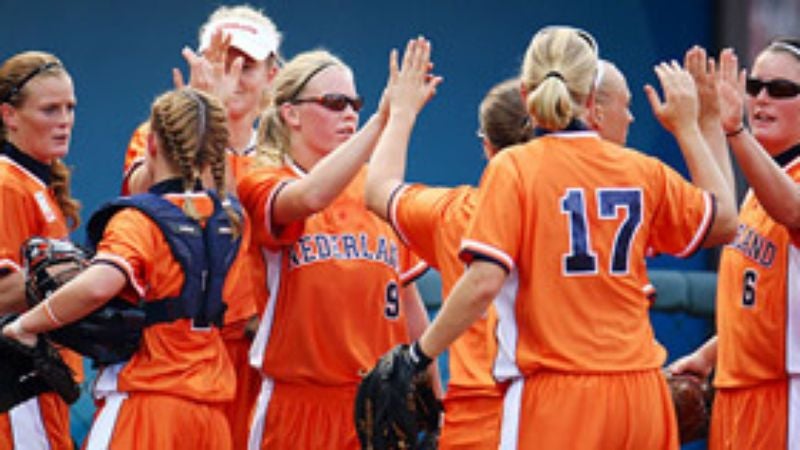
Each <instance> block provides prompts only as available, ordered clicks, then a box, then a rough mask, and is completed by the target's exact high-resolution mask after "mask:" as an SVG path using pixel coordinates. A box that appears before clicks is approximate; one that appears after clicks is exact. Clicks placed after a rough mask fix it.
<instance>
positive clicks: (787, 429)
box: [709, 146, 800, 449]
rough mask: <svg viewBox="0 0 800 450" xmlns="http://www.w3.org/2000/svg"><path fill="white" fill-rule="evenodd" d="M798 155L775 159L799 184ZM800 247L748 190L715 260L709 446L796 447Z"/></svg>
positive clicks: (799, 429) (799, 150) (799, 431)
mask: <svg viewBox="0 0 800 450" xmlns="http://www.w3.org/2000/svg"><path fill="white" fill-rule="evenodd" d="M798 155H800V146H798V147H795V148H793V149H790V150H789V151H787V152H786V153H784V154H783V155H781V156H779V157H778V161H779V163H782V165H783V166H784V170H785V171H786V173H787V174H788V175H789V176H790V177H791V178H792V179H794V180H795V181H797V182H800V159H799V158H797V156H798ZM799 251H800V234H798V232H797V230H789V229H787V228H786V227H784V226H782V225H780V224H778V223H776V222H775V221H774V220H773V219H772V218H771V217H770V216H769V214H767V212H766V211H765V210H764V208H763V207H762V206H761V204H760V203H759V201H758V198H756V196H755V195H754V194H753V192H752V191H750V192H748V193H747V195H746V197H745V199H744V202H743V203H742V207H741V210H740V212H739V228H738V232H737V235H736V238H735V239H734V240H733V241H732V242H731V243H730V244H729V245H727V246H725V248H724V250H723V251H722V259H721V261H720V266H719V277H718V281H717V336H718V341H717V345H718V347H717V371H716V377H715V380H714V384H715V386H716V387H717V389H718V391H717V397H716V400H715V405H714V413H713V414H712V420H713V424H712V425H713V426H712V433H711V439H710V441H709V444H710V448H715V449H716V448H719V449H722V448H748V449H762V448H763V449H767V448H768V449H788V448H798V446H800V407H798V406H796V405H797V404H798V402H800V378H798V376H800V278H799V277H800V259H798V254H800V253H798V252H799ZM743 421H746V422H743ZM741 423H747V424H748V426H747V427H742V426H741V425H740V424H741Z"/></svg>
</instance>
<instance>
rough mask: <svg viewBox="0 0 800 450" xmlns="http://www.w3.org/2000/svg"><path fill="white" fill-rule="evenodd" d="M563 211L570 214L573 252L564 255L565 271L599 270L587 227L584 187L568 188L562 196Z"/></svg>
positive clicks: (575, 273)
mask: <svg viewBox="0 0 800 450" xmlns="http://www.w3.org/2000/svg"><path fill="white" fill-rule="evenodd" d="M561 212H562V213H564V214H567V215H568V216H569V243H570V247H571V248H572V252H571V253H570V254H568V255H565V256H564V271H565V272H566V273H567V274H571V275H579V274H587V273H596V272H597V254H595V253H594V252H592V251H591V246H592V245H591V242H590V241H589V232H588V230H587V229H586V205H585V204H584V201H583V189H568V190H567V194H566V195H565V196H564V197H562V198H561Z"/></svg>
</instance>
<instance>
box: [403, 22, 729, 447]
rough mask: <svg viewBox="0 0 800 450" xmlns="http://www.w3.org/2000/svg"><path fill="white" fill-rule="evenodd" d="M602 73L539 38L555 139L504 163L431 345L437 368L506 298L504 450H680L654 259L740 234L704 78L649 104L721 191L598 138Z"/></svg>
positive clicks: (545, 32) (675, 71) (576, 49)
mask: <svg viewBox="0 0 800 450" xmlns="http://www.w3.org/2000/svg"><path fill="white" fill-rule="evenodd" d="M597 64H598V62H597V46H596V44H595V41H594V39H593V38H592V37H591V36H590V35H589V34H588V33H586V32H584V31H581V30H577V29H574V28H570V27H548V28H545V29H542V30H541V31H539V32H538V33H536V35H535V36H534V37H533V40H532V41H531V44H530V46H529V48H528V50H527V52H526V56H525V60H524V64H523V68H522V73H521V82H522V89H523V92H524V93H525V99H526V106H527V109H528V111H529V112H530V113H531V115H532V116H533V118H534V121H535V123H536V124H537V125H538V127H539V128H538V135H539V137H537V138H536V139H534V140H532V141H530V142H529V143H527V144H524V145H521V146H516V147H512V148H509V149H506V150H504V151H503V152H501V153H499V154H498V155H496V156H495V157H493V158H492V159H491V161H490V162H489V165H488V167H487V169H486V171H485V173H484V175H483V178H482V180H481V185H480V188H479V197H478V202H477V208H476V211H478V212H479V213H478V214H475V215H474V217H473V219H472V222H471V223H470V225H469V227H468V228H467V232H466V233H465V236H464V239H463V241H462V244H461V257H462V259H463V260H464V261H465V262H467V263H468V264H469V267H468V269H467V270H466V272H465V273H464V275H463V276H462V277H461V278H460V279H459V281H458V282H457V283H456V285H455V286H454V287H453V289H452V291H451V293H450V296H449V297H448V299H447V300H446V301H445V303H444V307H443V309H442V311H441V312H440V313H439V315H438V316H437V317H436V320H435V321H434V323H433V324H432V325H431V327H429V328H428V329H427V330H426V331H425V333H424V334H423V336H422V338H421V339H420V340H419V342H418V344H417V345H415V347H416V348H417V349H418V350H419V351H421V352H422V354H423V356H422V358H421V359H423V360H424V357H425V355H429V356H435V355H438V354H439V353H440V352H441V351H442V350H444V349H445V348H446V347H447V345H448V344H449V343H450V342H452V341H453V339H455V338H456V337H457V336H459V335H460V334H461V333H462V332H463V331H464V330H465V329H466V328H467V327H468V326H469V325H470V324H471V323H473V322H474V321H475V320H477V319H478V318H479V317H480V316H481V315H482V314H483V312H484V311H485V309H486V307H487V306H488V304H489V303H490V302H491V301H492V300H494V301H495V306H496V308H497V310H498V314H499V315H500V316H501V317H503V316H504V315H505V316H507V317H510V318H513V319H514V322H513V323H511V322H508V323H507V324H508V326H506V325H505V324H506V322H504V323H503V325H501V328H500V329H499V330H498V333H499V334H500V335H501V336H504V339H506V341H507V342H510V343H512V347H511V348H513V351H512V352H510V353H508V354H501V355H500V356H501V358H500V359H499V360H498V361H497V362H496V365H495V371H496V372H510V373H515V372H516V373H519V374H520V375H521V377H518V378H515V381H514V382H513V383H512V385H511V386H510V387H509V390H508V391H507V392H506V396H505V416H504V420H503V429H502V436H501V439H502V445H503V448H566V449H569V448H576V449H578V448H616V449H642V448H650V449H657V448H662V449H676V448H677V447H678V436H677V429H676V424H675V419H674V411H673V408H672V402H671V399H670V397H669V392H668V389H667V386H666V382H665V380H664V377H663V375H662V374H661V369H660V366H661V365H662V364H663V362H664V359H665V351H664V349H663V347H661V346H660V345H659V344H658V343H657V342H656V341H655V338H654V336H653V331H652V328H651V326H650V323H649V318H648V315H647V312H648V308H649V306H650V301H649V300H648V294H649V292H648V291H649V290H650V289H651V288H649V283H648V281H647V273H646V268H645V262H644V257H645V254H646V252H648V251H653V252H666V253H672V254H675V255H678V256H686V255H689V254H691V253H692V252H693V251H694V250H696V249H697V248H699V247H700V246H701V245H704V246H709V245H715V244H718V243H720V242H725V241H727V240H728V239H729V238H730V237H731V236H732V234H733V231H734V221H733V218H734V204H733V198H732V195H731V193H730V192H729V190H728V189H727V185H726V184H725V181H724V178H723V176H722V174H721V173H720V171H719V169H718V167H717V165H716V163H715V162H714V161H713V159H712V156H711V154H710V152H709V150H708V148H707V146H706V143H705V141H704V140H703V137H702V135H701V133H700V131H699V128H698V125H697V100H696V92H695V87H694V83H693V82H692V79H691V76H690V75H689V74H688V73H687V72H685V71H683V70H681V69H680V68H679V67H677V65H669V64H662V65H659V66H658V67H657V68H656V73H657V74H658V76H659V79H660V81H661V84H662V86H663V87H664V90H665V96H666V101H665V102H664V103H661V102H660V100H659V99H658V96H657V94H656V93H655V91H654V89H653V88H652V87H649V86H648V87H647V93H648V97H649V99H650V101H651V104H652V106H653V110H654V112H655V113H656V115H657V117H658V118H659V120H660V121H661V122H662V124H664V126H665V127H667V128H668V129H669V130H670V131H671V132H672V133H673V134H675V136H676V138H677V139H678V142H679V143H680V145H681V148H682V150H683V152H684V156H685V158H686V160H687V165H688V166H689V168H690V172H691V173H692V175H693V177H692V178H693V179H694V180H695V182H696V183H697V184H698V185H699V186H701V187H703V188H705V189H707V190H708V191H711V192H708V191H706V190H704V189H700V188H698V187H695V186H693V185H691V184H689V183H687V182H686V181H685V180H683V179H682V178H681V177H680V175H679V174H677V172H675V171H673V170H672V169H670V168H669V167H667V166H666V165H664V164H663V163H661V162H659V161H658V160H656V159H654V158H651V157H648V156H646V155H643V154H641V153H639V152H635V151H631V150H628V149H625V148H622V147H620V146H618V145H616V144H614V143H611V142H608V141H604V140H601V139H599V138H598V136H597V134H596V133H595V132H593V131H589V130H588V129H586V127H585V126H584V124H583V123H582V122H581V121H580V120H579V119H578V118H579V117H581V115H582V114H583V112H584V111H583V110H584V109H585V108H586V107H587V106H589V105H588V103H590V102H591V100H590V99H591V92H592V89H593V85H594V79H595V77H596V75H597ZM712 193H713V194H712ZM715 197H716V199H715ZM500 218H502V219H500ZM576 430H579V432H576Z"/></svg>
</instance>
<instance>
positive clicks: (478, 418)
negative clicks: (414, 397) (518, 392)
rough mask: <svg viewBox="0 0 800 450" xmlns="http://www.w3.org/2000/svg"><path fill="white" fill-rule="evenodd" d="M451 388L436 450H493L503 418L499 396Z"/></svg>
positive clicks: (498, 394)
mask: <svg viewBox="0 0 800 450" xmlns="http://www.w3.org/2000/svg"><path fill="white" fill-rule="evenodd" d="M473 391H474V390H472V389H463V388H461V389H459V388H458V387H455V386H451V387H449V388H448V390H447V395H446V396H445V398H444V410H445V414H444V424H443V426H442V434H441V436H440V437H439V450H483V449H489V448H491V449H496V448H497V446H498V444H499V442H500V423H501V419H502V416H503V396H502V392H499V389H498V393H497V395H485V394H484V395H478V394H474V393H472V392H473Z"/></svg>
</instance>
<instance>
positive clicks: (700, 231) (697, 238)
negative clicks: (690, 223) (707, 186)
mask: <svg viewBox="0 0 800 450" xmlns="http://www.w3.org/2000/svg"><path fill="white" fill-rule="evenodd" d="M703 200H704V201H705V213H704V214H703V220H702V221H701V222H700V226H699V227H698V228H697V231H696V232H695V234H694V237H692V240H691V241H689V245H687V246H686V248H684V249H683V250H681V251H680V252H679V253H677V254H676V255H675V256H677V257H678V258H685V257H687V256H689V255H691V254H692V253H694V252H695V250H697V248H698V247H699V246H700V244H702V243H703V239H704V238H705V237H706V234H707V233H708V228H709V227H710V226H711V220H712V219H713V218H714V198H713V197H712V196H711V193H710V192H704V193H703Z"/></svg>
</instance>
